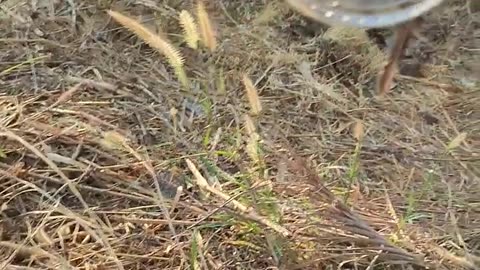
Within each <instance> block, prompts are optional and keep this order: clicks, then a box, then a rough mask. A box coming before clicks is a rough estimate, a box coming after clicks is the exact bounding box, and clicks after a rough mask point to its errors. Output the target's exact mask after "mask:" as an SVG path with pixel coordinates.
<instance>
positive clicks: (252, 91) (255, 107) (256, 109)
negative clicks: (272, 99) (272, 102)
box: [242, 75, 262, 115]
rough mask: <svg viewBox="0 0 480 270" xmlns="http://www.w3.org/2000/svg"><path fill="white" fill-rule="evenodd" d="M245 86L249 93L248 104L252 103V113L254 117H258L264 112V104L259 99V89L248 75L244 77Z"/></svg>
mask: <svg viewBox="0 0 480 270" xmlns="http://www.w3.org/2000/svg"><path fill="white" fill-rule="evenodd" d="M242 80H243V85H244V86H245V90H246V91H247V98H248V102H249V103H250V108H251V112H252V114H253V115H258V114H259V113H260V112H261V111H262V104H261V103H260V99H259V98H258V91H257V88H255V86H254V85H253V82H252V80H250V78H249V77H248V76H247V75H243V78H242Z"/></svg>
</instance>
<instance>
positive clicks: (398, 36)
mask: <svg viewBox="0 0 480 270" xmlns="http://www.w3.org/2000/svg"><path fill="white" fill-rule="evenodd" d="M420 21H421V18H417V19H414V20H411V21H408V22H406V23H405V24H403V25H401V26H400V27H398V28H397V29H396V30H395V40H394V42H393V47H392V48H391V51H390V55H389V59H388V62H387V65H386V66H385V67H384V69H383V72H381V74H380V76H379V77H378V79H377V91H378V92H379V93H380V95H381V96H383V95H385V94H386V93H387V92H388V91H389V90H390V89H391V87H392V83H393V78H394V77H395V73H396V72H397V70H398V62H399V61H400V58H402V57H403V55H404V53H405V50H406V48H407V46H408V42H409V40H410V38H411V37H412V36H413V35H414V34H415V33H414V30H415V28H417V27H418V26H419V25H420Z"/></svg>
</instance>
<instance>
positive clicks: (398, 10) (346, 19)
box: [285, 0, 444, 28]
mask: <svg viewBox="0 0 480 270" xmlns="http://www.w3.org/2000/svg"><path fill="white" fill-rule="evenodd" d="M285 1H286V2H287V3H288V4H290V5H291V6H292V7H293V8H295V9H296V10H297V11H299V12H300V13H302V14H303V15H305V16H308V17H310V18H312V19H314V20H317V21H320V22H323V23H326V24H329V25H344V26H353V27H359V28H382V27H390V26H394V25H397V24H401V23H404V22H407V21H410V20H412V19H414V18H417V17H418V16H421V15H422V14H424V13H426V12H428V11H429V10H431V9H433V8H435V7H436V6H438V5H440V4H441V3H442V2H443V1H444V0H338V1H332V0H285Z"/></svg>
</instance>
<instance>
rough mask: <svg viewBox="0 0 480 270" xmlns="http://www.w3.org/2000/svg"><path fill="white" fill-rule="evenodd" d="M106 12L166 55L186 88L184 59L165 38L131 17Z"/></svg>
mask: <svg viewBox="0 0 480 270" xmlns="http://www.w3.org/2000/svg"><path fill="white" fill-rule="evenodd" d="M108 14H109V15H110V16H111V17H112V18H113V19H115V21H117V22H118V23H120V24H121V25H122V26H123V27H125V28H127V29H128V30H130V31H132V32H133V33H135V34H136V35H137V36H138V37H140V38H141V39H142V40H143V41H145V42H146V43H147V44H148V45H149V46H151V47H152V48H155V49H156V50H157V51H158V52H160V53H162V54H164V55H165V56H166V57H167V61H168V62H169V64H170V65H171V66H172V68H173V69H174V70H175V73H176V75H177V77H178V79H179V80H180V82H181V83H182V84H183V85H184V86H185V87H186V88H187V89H188V85H189V83H188V78H187V75H186V74H185V70H184V69H183V63H184V59H183V57H182V55H181V54H180V52H179V51H178V50H177V49H176V48H175V47H174V46H173V45H172V44H171V43H170V42H169V41H168V40H167V39H165V38H162V37H160V36H158V35H156V34H154V33H152V32H151V31H150V30H148V29H147V28H146V27H144V26H143V25H141V24H140V23H139V22H137V21H136V20H134V19H131V18H129V17H127V16H125V15H123V14H120V13H118V12H116V11H112V10H109V11H108Z"/></svg>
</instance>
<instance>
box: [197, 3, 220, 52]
mask: <svg viewBox="0 0 480 270" xmlns="http://www.w3.org/2000/svg"><path fill="white" fill-rule="evenodd" d="M208 17H209V16H208V13H207V10H206V9H205V5H204V4H203V1H202V0H198V2H197V18H198V22H199V24H200V33H201V35H202V41H203V43H204V44H205V46H206V47H207V48H208V49H209V50H210V52H213V51H215V49H216V48H217V40H216V38H215V32H214V31H213V27H212V24H211V23H210V19H209V18H208Z"/></svg>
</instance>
